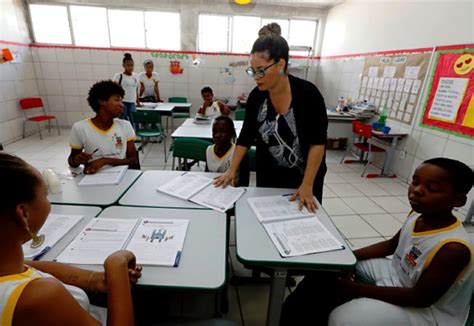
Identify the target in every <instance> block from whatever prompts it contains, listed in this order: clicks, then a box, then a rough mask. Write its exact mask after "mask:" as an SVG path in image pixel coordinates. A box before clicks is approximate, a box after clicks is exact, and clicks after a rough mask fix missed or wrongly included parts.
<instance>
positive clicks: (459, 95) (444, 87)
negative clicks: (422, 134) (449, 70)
mask: <svg viewBox="0 0 474 326" xmlns="http://www.w3.org/2000/svg"><path fill="white" fill-rule="evenodd" d="M468 82H469V78H448V77H441V78H440V80H439V84H438V88H437V89H436V93H435V97H434V100H433V104H432V105H431V108H430V111H429V113H428V117H429V118H430V119H435V120H441V121H447V122H455V121H456V118H457V114H458V110H459V106H460V105H461V102H462V100H463V98H464V94H465V92H466V87H467V84H468Z"/></svg>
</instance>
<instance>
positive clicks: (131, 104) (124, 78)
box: [113, 53, 141, 123]
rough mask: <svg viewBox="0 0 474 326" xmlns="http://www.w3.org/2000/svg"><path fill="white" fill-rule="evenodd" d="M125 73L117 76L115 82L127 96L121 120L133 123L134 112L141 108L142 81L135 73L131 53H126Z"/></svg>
mask: <svg viewBox="0 0 474 326" xmlns="http://www.w3.org/2000/svg"><path fill="white" fill-rule="evenodd" d="M122 67H123V72H120V73H117V74H115V76H114V78H113V81H114V82H116V83H117V84H119V85H120V86H122V88H123V90H124V91H125V94H124V95H123V99H122V101H123V110H122V114H121V115H120V119H124V120H128V121H130V122H132V123H133V120H132V112H136V111H137V106H140V105H141V104H140V99H139V98H138V91H139V88H140V80H139V78H138V75H137V74H136V73H134V72H133V67H134V61H133V58H132V55H131V54H130V53H125V54H124V55H123V60H122Z"/></svg>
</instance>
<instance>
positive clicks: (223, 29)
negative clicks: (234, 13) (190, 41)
mask: <svg viewBox="0 0 474 326" xmlns="http://www.w3.org/2000/svg"><path fill="white" fill-rule="evenodd" d="M198 40H199V45H198V48H199V51H208V52H225V51H229V16H218V15H199V37H198Z"/></svg>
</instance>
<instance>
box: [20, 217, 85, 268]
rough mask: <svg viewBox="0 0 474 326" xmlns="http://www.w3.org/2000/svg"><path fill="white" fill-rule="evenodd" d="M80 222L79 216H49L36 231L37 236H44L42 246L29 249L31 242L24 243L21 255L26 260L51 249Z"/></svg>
mask: <svg viewBox="0 0 474 326" xmlns="http://www.w3.org/2000/svg"><path fill="white" fill-rule="evenodd" d="M81 220H82V216H81V215H65V214H49V216H48V218H47V219H46V222H45V223H44V224H43V226H42V227H41V229H40V230H39V231H38V235H44V242H43V244H42V245H41V246H39V247H38V248H31V242H32V240H30V241H28V242H26V243H24V244H23V255H24V256H25V258H26V259H32V258H34V257H35V256H36V255H39V254H40V253H41V252H42V251H43V250H45V248H46V247H50V248H52V247H53V246H54V245H55V244H56V243H57V242H58V241H59V240H61V239H62V238H63V237H64V236H65V235H66V234H67V233H68V232H69V231H70V230H71V229H72V228H73V227H74V226H75V225H76V224H77V223H79V221H81Z"/></svg>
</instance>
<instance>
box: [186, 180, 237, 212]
mask: <svg viewBox="0 0 474 326" xmlns="http://www.w3.org/2000/svg"><path fill="white" fill-rule="evenodd" d="M244 192H245V189H243V188H235V187H232V186H227V187H225V188H222V187H216V186H214V185H213V184H210V185H208V186H207V187H206V188H204V189H202V190H201V191H200V192H198V193H197V194H195V195H194V196H192V197H191V199H190V200H191V201H192V202H194V203H196V204H198V205H202V206H205V207H208V208H210V209H213V210H216V211H219V212H222V213H225V212H226V211H227V210H228V209H229V208H231V207H232V205H234V203H235V202H236V201H237V200H238V199H239V198H240V197H241V196H242V195H243V194H244Z"/></svg>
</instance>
